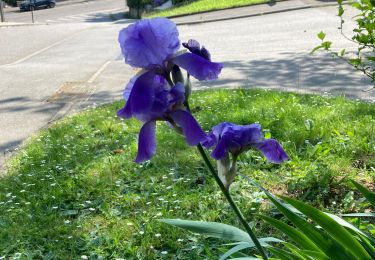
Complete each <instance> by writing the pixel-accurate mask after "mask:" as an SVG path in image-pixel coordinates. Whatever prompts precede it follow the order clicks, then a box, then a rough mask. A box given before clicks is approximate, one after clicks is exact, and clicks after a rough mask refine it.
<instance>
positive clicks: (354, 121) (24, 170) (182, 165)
mask: <svg viewBox="0 0 375 260" xmlns="http://www.w3.org/2000/svg"><path fill="white" fill-rule="evenodd" d="M191 99H192V108H193V109H194V111H195V112H194V114H195V116H196V117H197V119H198V121H199V122H200V123H201V125H202V126H203V128H205V129H206V130H208V129H209V128H210V127H212V126H213V125H214V124H217V123H219V122H221V121H230V122H235V123H239V124H249V123H253V122H259V123H261V124H262V126H263V129H264V131H265V133H266V136H267V137H270V136H272V137H274V138H276V139H278V140H279V141H280V142H281V143H282V145H283V146H284V148H285V150H286V151H287V153H288V154H289V156H290V158H291V161H289V162H287V163H285V164H282V165H272V164H270V163H267V162H266V161H265V159H264V158H263V157H262V156H260V154H259V153H258V152H256V151H249V152H247V153H246V154H243V155H242V156H241V158H240V165H239V171H240V172H242V173H244V174H247V175H249V176H251V177H252V178H254V179H256V180H257V181H258V182H260V183H261V184H263V185H264V186H265V187H267V188H268V189H270V190H271V191H273V192H275V193H278V194H281V193H283V194H287V195H288V196H294V197H298V198H302V199H304V200H305V201H308V202H309V203H310V204H312V205H316V206H318V207H320V208H322V207H326V208H327V209H328V210H331V211H333V212H349V211H353V210H356V209H357V208H356V207H357V206H356V204H355V202H356V200H357V199H358V194H354V196H353V194H352V193H348V192H347V191H348V190H347V189H348V187H349V189H350V190H354V188H353V187H350V186H349V181H348V179H349V178H355V179H357V180H360V181H362V182H364V183H370V184H371V183H374V168H375V160H374V158H375V122H374V115H375V106H374V105H372V104H366V103H361V102H356V101H347V100H345V99H344V98H341V97H338V98H323V97H319V96H313V95H297V94H291V93H279V92H274V91H264V90H218V91H202V92H195V93H193V96H192V98H191ZM121 105H122V102H116V103H114V104H111V105H107V106H104V107H100V108H98V109H94V110H89V111H86V112H83V113H80V114H77V115H75V116H72V117H69V118H66V119H64V120H62V121H59V122H57V123H56V124H54V125H53V126H52V127H50V128H48V129H47V130H45V131H43V132H42V133H40V134H39V135H37V136H35V137H34V138H32V139H31V140H30V141H29V142H28V144H27V145H26V146H25V147H24V149H22V150H21V151H20V152H19V153H18V154H17V155H16V156H15V157H14V158H13V159H12V161H11V162H10V168H9V171H8V175H7V176H6V177H4V178H3V179H2V180H1V181H0V256H6V258H10V257H14V256H20V255H21V257H24V258H26V257H29V258H46V259H55V258H58V259H79V258H80V257H81V256H83V255H84V256H88V257H90V258H91V259H97V258H105V259H109V258H112V259H113V258H116V257H121V258H125V259H175V258H178V259H201V258H208V259H213V258H216V257H215V256H217V255H219V254H220V252H221V250H222V249H223V248H225V246H222V245H221V243H220V242H219V241H217V240H214V239H207V238H206V239H205V238H203V237H200V236H197V235H194V234H191V233H188V232H185V231H182V230H179V229H177V228H173V227H171V226H168V225H163V224H161V223H160V222H158V221H157V219H160V218H184V219H191V220H206V221H218V222H223V223H227V224H231V225H236V226H240V225H239V223H238V221H237V220H236V218H235V217H234V216H233V214H232V213H231V212H230V208H229V206H228V205H227V203H226V202H225V201H224V199H223V197H222V195H221V194H220V192H219V188H218V187H216V185H215V183H214V181H213V179H212V178H211V177H210V175H209V173H208V172H207V171H206V169H205V167H204V165H203V163H202V160H201V159H200V158H199V155H198V152H197V151H196V149H194V147H193V148H191V147H188V146H187V145H186V144H185V142H184V140H183V138H182V137H181V136H179V135H177V134H175V133H174V132H173V131H172V130H171V129H170V128H169V127H167V126H166V125H165V124H164V123H159V124H158V128H157V140H158V152H157V155H156V156H155V157H154V158H153V159H152V160H151V161H149V162H146V163H143V164H140V165H136V164H134V163H133V162H132V161H133V159H134V158H135V155H136V149H137V134H138V131H139V128H140V124H139V123H138V122H137V121H135V120H128V121H124V120H120V119H119V118H117V117H116V114H115V111H116V110H117V109H118V108H120V107H121ZM223 106H225V109H223ZM344 191H345V192H344ZM232 194H233V196H234V198H235V200H236V201H237V202H238V204H239V207H240V208H241V209H242V210H243V212H244V215H245V216H247V218H248V220H249V221H250V220H251V213H252V212H257V211H258V210H261V211H264V210H267V208H268V207H269V206H267V205H266V204H265V203H264V202H263V200H262V199H263V198H264V196H263V195H262V194H261V193H259V192H258V190H256V189H255V188H254V187H252V186H251V185H249V184H248V183H246V181H244V180H242V179H240V178H237V180H236V182H235V183H234V184H233V186H232ZM348 194H349V195H348ZM335 202H336V204H335ZM258 223H259V222H258ZM256 232H257V233H258V235H266V233H268V232H270V230H269V229H268V228H267V226H266V225H263V224H259V225H258V226H257V229H256Z"/></svg>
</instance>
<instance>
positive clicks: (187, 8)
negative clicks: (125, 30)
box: [145, 0, 269, 17]
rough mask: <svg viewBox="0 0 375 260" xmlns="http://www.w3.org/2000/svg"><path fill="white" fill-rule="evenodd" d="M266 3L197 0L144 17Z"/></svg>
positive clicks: (263, 1) (261, 1) (265, 0)
mask: <svg viewBox="0 0 375 260" xmlns="http://www.w3.org/2000/svg"><path fill="white" fill-rule="evenodd" d="M267 2H269V0H197V1H194V2H189V3H187V4H184V5H181V6H176V7H172V8H170V9H167V10H161V11H157V12H152V13H149V14H146V15H145V17H171V16H176V15H185V14H186V15H187V14H194V13H200V12H205V11H213V10H221V9H225V8H230V7H240V6H245V5H254V4H260V3H267Z"/></svg>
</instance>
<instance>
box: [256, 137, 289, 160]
mask: <svg viewBox="0 0 375 260" xmlns="http://www.w3.org/2000/svg"><path fill="white" fill-rule="evenodd" d="M255 148H257V149H258V150H259V151H260V152H262V153H263V154H264V156H265V157H266V158H267V160H268V161H270V162H272V163H282V162H284V161H286V160H288V159H289V157H288V155H287V154H286V153H285V151H284V149H283V148H282V147H281V145H280V144H279V143H278V142H277V141H276V140H275V139H266V140H264V141H262V142H261V143H258V144H256V145H255Z"/></svg>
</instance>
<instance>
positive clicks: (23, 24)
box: [0, 22, 48, 28]
mask: <svg viewBox="0 0 375 260" xmlns="http://www.w3.org/2000/svg"><path fill="white" fill-rule="evenodd" d="M34 25H48V24H47V23H7V22H4V23H0V28H7V27H21V26H34Z"/></svg>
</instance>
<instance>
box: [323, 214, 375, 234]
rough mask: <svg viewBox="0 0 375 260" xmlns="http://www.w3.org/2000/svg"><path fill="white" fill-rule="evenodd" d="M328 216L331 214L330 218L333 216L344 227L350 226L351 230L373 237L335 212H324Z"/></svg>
mask: <svg viewBox="0 0 375 260" xmlns="http://www.w3.org/2000/svg"><path fill="white" fill-rule="evenodd" d="M324 213H325V214H326V215H327V216H329V217H330V218H332V219H333V220H334V221H336V222H337V223H339V224H340V225H341V226H343V227H346V228H349V229H351V230H353V231H354V232H356V233H359V234H361V235H363V236H365V237H367V238H369V239H371V238H370V237H369V236H368V235H366V234H365V233H364V232H362V231H361V230H360V229H358V228H356V227H355V226H353V225H352V224H350V223H349V222H347V221H345V220H343V219H342V218H340V217H338V216H336V215H334V214H331V213H328V212H324Z"/></svg>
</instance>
